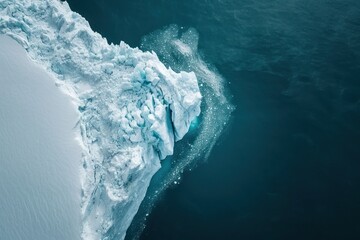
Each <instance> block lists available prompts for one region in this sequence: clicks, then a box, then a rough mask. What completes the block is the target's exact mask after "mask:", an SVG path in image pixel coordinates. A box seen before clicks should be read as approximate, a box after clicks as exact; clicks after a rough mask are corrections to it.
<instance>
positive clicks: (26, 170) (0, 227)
mask: <svg viewBox="0 0 360 240" xmlns="http://www.w3.org/2000/svg"><path fill="white" fill-rule="evenodd" d="M78 117H79V116H78V114H77V111H76V109H75V108H74V106H73V104H72V103H71V101H70V99H69V98H67V97H66V96H65V95H64V94H62V93H61V92H60V91H59V89H58V88H57V87H56V86H55V79H54V78H52V77H51V76H50V75H49V74H48V73H47V72H46V71H45V70H44V69H43V68H41V67H39V66H37V65H36V64H35V63H33V62H31V61H30V59H29V58H28V56H27V53H26V51H25V50H24V49H23V48H22V47H21V46H20V45H19V44H18V43H17V42H15V41H14V40H13V39H11V38H9V37H5V36H1V35H0V126H1V127H0V193H1V194H0V239H4V240H24V239H36V240H49V239H56V240H62V239H68V240H76V239H80V219H81V215H80V212H79V204H80V196H79V191H80V179H79V174H78V172H79V171H78V169H79V161H80V160H81V151H82V149H81V147H80V146H79V145H78V144H77V143H76V140H75V133H74V131H73V127H74V125H75V124H76V122H77V120H78Z"/></svg>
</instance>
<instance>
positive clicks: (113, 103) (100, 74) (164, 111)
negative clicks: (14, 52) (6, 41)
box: [0, 0, 201, 240]
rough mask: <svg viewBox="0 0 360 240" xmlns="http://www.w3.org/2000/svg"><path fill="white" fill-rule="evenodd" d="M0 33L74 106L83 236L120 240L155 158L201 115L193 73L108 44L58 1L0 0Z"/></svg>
mask: <svg viewBox="0 0 360 240" xmlns="http://www.w3.org/2000/svg"><path fill="white" fill-rule="evenodd" d="M0 34H5V35H8V36H10V37H12V38H13V39H15V40H17V41H18V42H19V43H20V44H21V45H22V46H23V47H24V48H25V49H26V50H27V52H28V54H29V56H30V57H31V59H33V60H34V61H36V62H37V63H39V64H40V65H42V66H44V67H45V68H46V69H47V70H48V71H49V72H50V73H52V74H54V76H55V77H56V79H57V84H58V85H59V86H60V87H61V89H62V90H63V91H64V92H65V93H66V94H68V95H69V96H70V97H71V98H72V100H73V102H74V103H75V104H76V105H77V107H78V110H79V113H80V118H79V124H78V125H79V129H80V130H79V142H80V144H81V145H82V147H83V156H82V161H83V162H82V167H81V186H82V192H81V194H82V205H81V212H82V216H83V222H82V224H83V226H82V238H83V239H86V240H93V239H94V240H95V239H108V238H107V236H106V234H107V232H108V230H109V229H110V228H111V226H113V225H116V226H119V227H118V228H117V232H118V233H117V239H123V238H124V237H125V233H126V229H127V228H128V226H129V225H130V223H131V221H132V219H133V217H134V215H135V213H136V212H137V210H138V207H139V205H140V203H141V201H142V199H143V198H144V196H145V193H146V189H147V187H148V185H149V182H150V179H151V177H152V176H153V175H154V174H155V172H156V171H157V170H158V169H159V168H160V160H161V159H163V158H165V157H166V156H167V155H170V154H172V153H173V148H174V142H175V141H177V140H180V139H181V138H182V137H183V136H184V135H185V134H186V133H187V131H188V130H189V126H190V123H191V122H192V120H193V119H194V118H195V117H196V116H198V115H199V114H200V102H201V94H200V92H199V87H198V84H197V79H196V76H195V74H194V73H192V72H182V71H181V72H180V73H176V72H174V71H173V70H171V69H168V68H166V67H165V66H164V65H163V64H162V63H161V62H160V61H159V59H158V57H157V56H156V54H155V53H153V52H152V53H150V52H142V51H141V50H139V49H137V48H135V49H133V48H131V47H129V46H128V45H127V44H125V43H123V42H121V43H120V45H113V44H110V45H109V44H108V43H107V41H106V39H104V38H102V37H101V36H100V35H99V34H98V33H95V32H94V31H92V30H91V28H90V26H89V24H88V22H87V21H86V20H85V19H84V18H82V17H81V16H80V15H79V14H77V13H74V12H72V11H71V10H70V8H69V6H68V4H67V3H66V2H60V1H57V0H42V1H35V0H33V1H32V0H17V1H15V0H3V1H1V2H0ZM44 100H45V101H46V99H44ZM115 215H116V216H117V217H116V218H115V217H114V216H115ZM119 216H120V217H119Z"/></svg>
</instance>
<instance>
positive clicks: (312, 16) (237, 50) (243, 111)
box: [68, 0, 360, 240]
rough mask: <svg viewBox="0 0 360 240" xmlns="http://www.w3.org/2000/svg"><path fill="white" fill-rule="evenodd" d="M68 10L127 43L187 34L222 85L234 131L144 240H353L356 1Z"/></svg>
mask: <svg viewBox="0 0 360 240" xmlns="http://www.w3.org/2000/svg"><path fill="white" fill-rule="evenodd" d="M68 2H69V4H70V6H71V8H72V9H73V10H75V11H77V12H79V13H80V14H82V15H83V16H84V17H85V18H86V19H87V20H88V21H89V22H90V25H91V26H92V27H93V29H94V30H96V31H98V32H100V33H101V34H102V35H103V36H105V37H106V38H107V39H108V41H109V42H114V43H118V42H119V41H120V40H123V41H125V42H126V43H128V44H130V45H131V46H133V47H135V46H140V44H141V39H142V38H143V37H144V36H146V35H148V34H150V33H151V32H153V31H155V30H158V29H162V28H164V27H166V26H169V25H170V24H177V25H178V26H182V27H184V29H187V28H188V27H193V28H195V29H196V30H197V31H198V33H199V36H200V39H199V51H200V52H201V54H202V56H203V59H204V60H205V61H208V62H209V63H211V64H213V65H214V66H215V67H216V68H217V69H218V71H219V73H220V74H221V75H222V76H223V77H224V78H225V79H226V81H227V82H229V84H228V88H229V91H230V93H231V95H232V96H233V97H232V102H233V104H234V105H236V110H235V111H234V112H233V114H232V119H231V124H230V126H228V127H227V129H226V131H225V133H224V134H223V135H222V137H221V138H220V141H219V142H218V144H217V145H216V146H215V148H214V149H213V151H212V153H211V155H210V157H209V158H208V159H207V161H206V162H205V163H203V164H199V165H198V166H197V168H195V169H193V170H192V171H191V172H189V171H187V172H185V173H184V174H183V176H182V180H181V184H179V185H176V186H173V187H171V188H169V189H168V190H167V191H166V193H165V194H164V195H163V196H162V197H161V198H160V200H159V201H158V202H157V204H156V205H155V207H154V209H153V211H152V212H151V214H150V215H149V216H148V220H147V222H146V227H145V229H144V231H143V232H142V234H141V237H140V239H141V240H199V239H210V240H212V239H251V240H252V239H281V240H282V239H284V240H285V239H286V240H287V239H360V218H359V216H360V190H359V189H360V174H359V173H360V148H359V146H360V2H359V1H356V0H342V1H341V0H319V1H309V0H287V1H285V0H274V1H268V0H257V1H256V0H252V1H251V0H222V1H220V0H217V1H215V0H214V1H210V0H198V1H195V0H182V1H175V0H167V1H165V0H157V1H145V0H132V1H130V0H128V1H127V0H126V1H125V0H122V1H115V0H107V1H105V0H90V1H86V4H85V3H84V2H83V1H80V0H71V1H68ZM163 59H165V60H166V58H164V56H163ZM168 64H170V65H171V64H172V63H171V62H168ZM137 224H139V222H136V221H135V222H134V223H133V225H132V227H131V230H129V231H130V232H129V236H128V239H131V236H135V235H136V234H135V233H134V232H136V231H137V229H139V226H138V225H137Z"/></svg>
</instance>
